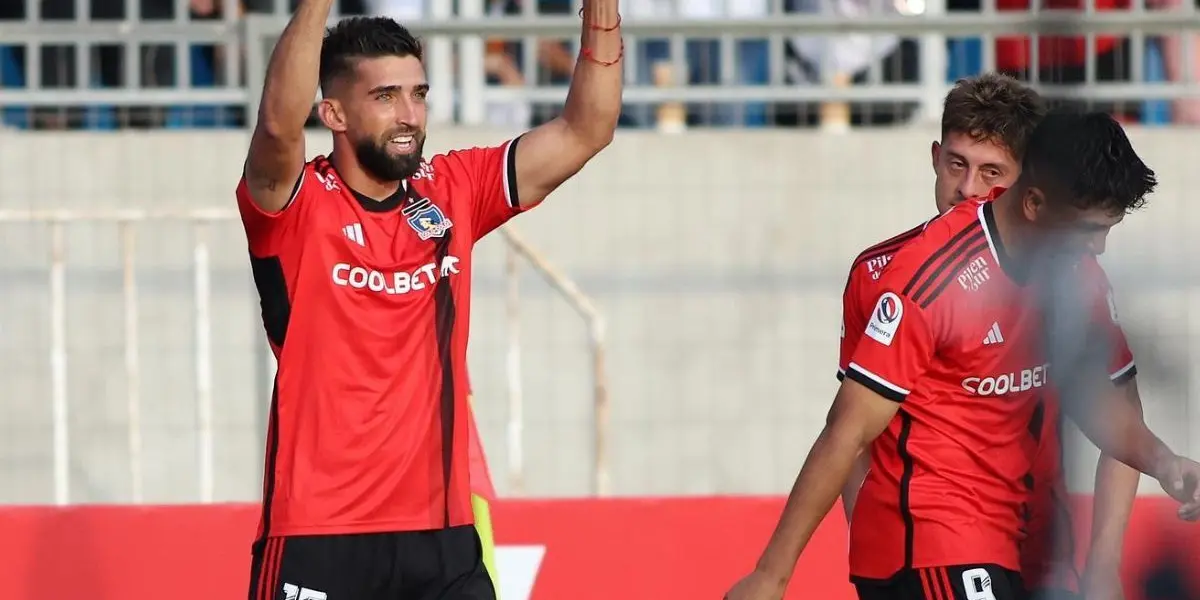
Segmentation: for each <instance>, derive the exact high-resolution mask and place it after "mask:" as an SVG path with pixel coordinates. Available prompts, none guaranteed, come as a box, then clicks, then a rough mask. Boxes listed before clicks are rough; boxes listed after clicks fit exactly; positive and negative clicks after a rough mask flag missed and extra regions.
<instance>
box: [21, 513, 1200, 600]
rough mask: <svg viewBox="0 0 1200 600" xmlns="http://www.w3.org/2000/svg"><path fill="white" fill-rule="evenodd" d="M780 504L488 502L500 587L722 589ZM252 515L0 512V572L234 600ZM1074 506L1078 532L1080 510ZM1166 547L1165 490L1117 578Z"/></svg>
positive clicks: (836, 561) (818, 560) (826, 585)
mask: <svg viewBox="0 0 1200 600" xmlns="http://www.w3.org/2000/svg"><path fill="white" fill-rule="evenodd" d="M1080 505H1081V508H1082V509H1083V511H1081V513H1086V509H1087V506H1086V505H1087V502H1086V501H1081V502H1080ZM781 506H782V500H781V499H779V498H651V499H620V500H520V501H518V500H502V501H500V502H498V503H497V505H496V506H495V509H494V518H495V523H496V533H497V538H498V541H499V544H500V549H499V552H498V560H499V562H500V567H499V571H500V577H501V579H502V582H503V583H502V586H503V590H502V592H503V594H502V597H503V600H526V599H532V600H564V599H571V600H601V599H604V600H611V599H613V598H622V599H653V600H668V599H687V600H692V599H700V598H720V595H721V592H722V591H724V590H725V588H726V587H728V586H729V585H730V584H731V583H732V582H733V581H734V580H736V578H737V577H738V576H739V575H741V574H742V573H744V572H745V571H746V570H747V569H749V568H751V567H752V566H753V564H754V560H755V558H756V556H757V553H758V551H759V550H760V548H761V546H762V544H763V542H764V540H765V539H766V536H767V535H768V534H769V533H770V530H771V527H772V526H773V525H774V522H775V519H776V517H777V516H778V513H779V510H780V508H781ZM256 516H257V514H256V508H255V507H253V506H248V505H240V504H221V505H210V506H163V507H122V506H79V507H69V508H61V509H60V508H54V507H10V508H0V582H3V589H4V592H5V598H6V599H8V600H65V599H68V598H87V599H88V600H151V599H154V600H157V599H159V598H164V597H170V598H172V599H173V600H210V599H212V598H244V597H246V582H247V577H248V570H249V541H250V537H251V536H252V535H253V533H254V525H255V519H256ZM1079 516H1080V523H1079V524H1078V525H1079V527H1077V529H1078V530H1079V533H1080V534H1081V535H1084V536H1085V535H1086V532H1087V526H1086V525H1087V521H1086V519H1087V518H1088V517H1087V515H1086V514H1080V515H1079ZM1169 549H1183V550H1184V554H1185V557H1186V562H1187V564H1186V565H1184V566H1185V568H1186V569H1187V570H1188V571H1190V572H1191V573H1200V526H1190V525H1188V524H1184V523H1181V522H1179V521H1178V520H1176V519H1175V518H1174V507H1173V505H1172V503H1171V502H1170V501H1169V500H1164V499H1161V498H1141V499H1139V501H1138V505H1137V508H1136V510H1135V512H1134V516H1133V522H1132V524H1131V526H1130V533H1129V536H1128V539H1127V542H1126V556H1125V565H1124V566H1125V573H1124V574H1125V576H1126V580H1127V582H1128V583H1131V584H1132V583H1135V582H1137V581H1138V580H1140V579H1142V578H1143V574H1144V573H1146V572H1147V569H1148V568H1149V567H1150V566H1151V565H1152V564H1154V563H1155V561H1157V560H1159V559H1160V558H1161V557H1162V556H1163V554H1164V552H1166V551H1168V550H1169ZM845 551H846V537H845V526H844V519H843V518H842V517H841V513H840V510H835V511H834V512H833V513H832V514H831V516H830V518H829V519H827V520H826V522H825V523H824V524H823V525H822V527H821V529H820V530H819V531H818V532H817V535H816V538H815V539H814V540H813V543H812V545H811V546H810V548H809V551H808V552H806V553H805V555H804V557H803V558H802V559H801V561H800V564H799V565H798V567H797V572H796V575H795V578H794V583H793V585H792V589H791V590H790V592H789V594H788V598H796V599H799V598H802V597H803V598H821V599H823V600H850V599H851V598H852V597H853V592H852V590H851V588H850V586H849V585H848V584H847V583H846V559H845ZM1192 578H1193V579H1200V577H1197V576H1196V575H1193V576H1192ZM1193 583H1200V581H1194V582H1193ZM1136 587H1138V586H1136V585H1135V586H1130V591H1131V592H1133V591H1136V590H1135V589H1134V588H1136ZM1128 597H1129V600H1153V599H1150V598H1143V597H1142V596H1141V595H1140V594H1138V593H1131V594H1130V595H1129V596H1128ZM1172 598H1173V596H1172ZM331 600H336V599H331Z"/></svg>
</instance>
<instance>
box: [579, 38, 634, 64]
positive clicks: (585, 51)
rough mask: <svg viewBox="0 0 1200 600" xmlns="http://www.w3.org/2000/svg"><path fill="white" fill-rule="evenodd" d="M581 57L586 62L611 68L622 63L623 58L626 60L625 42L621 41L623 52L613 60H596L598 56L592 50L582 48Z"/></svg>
mask: <svg viewBox="0 0 1200 600" xmlns="http://www.w3.org/2000/svg"><path fill="white" fill-rule="evenodd" d="M579 55H580V56H582V57H583V59H584V60H590V61H592V62H594V63H596V64H598V65H600V66H602V67H611V66H613V65H615V64H617V63H619V62H621V59H622V58H625V40H621V52H620V53H619V54H617V57H616V58H614V59H612V60H600V59H598V58H596V56H595V55H594V54H592V49H591V48H581V49H580V50H579Z"/></svg>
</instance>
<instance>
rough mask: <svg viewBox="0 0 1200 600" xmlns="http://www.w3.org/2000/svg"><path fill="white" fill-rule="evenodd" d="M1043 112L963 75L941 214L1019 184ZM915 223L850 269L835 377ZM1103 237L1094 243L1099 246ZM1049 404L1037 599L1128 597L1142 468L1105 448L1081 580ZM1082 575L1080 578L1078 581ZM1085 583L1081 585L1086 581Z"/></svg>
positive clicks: (1038, 467) (1000, 340) (1040, 439)
mask: <svg viewBox="0 0 1200 600" xmlns="http://www.w3.org/2000/svg"><path fill="white" fill-rule="evenodd" d="M1043 113H1044V109H1043V106H1042V101H1041V99H1040V98H1039V97H1038V95H1037V92H1035V91H1033V90H1031V89H1029V88H1028V87H1025V86H1024V85H1022V84H1021V83H1020V82H1018V81H1016V80H1015V79H1013V78H1011V77H1008V76H1006V75H1000V74H995V73H988V74H984V75H981V76H979V77H975V78H971V79H965V80H962V81H959V82H958V83H957V84H956V85H955V86H954V88H953V89H952V90H951V91H950V93H949V94H948V95H947V96H946V101H945V105H944V107H943V111H942V139H941V141H940V142H934V144H933V151H932V154H933V157H932V158H933V170H934V174H935V178H936V179H935V185H934V200H935V203H936V205H937V209H938V213H939V214H942V213H945V212H947V211H949V210H950V209H951V208H953V207H954V206H955V205H957V204H959V203H960V202H963V201H964V200H967V199H968V198H973V197H984V196H988V195H989V194H990V193H991V192H992V191H993V190H996V189H1003V188H1007V187H1009V186H1011V185H1012V184H1013V183H1015V182H1016V180H1017V176H1018V175H1019V174H1020V171H1021V162H1020V161H1021V158H1022V157H1023V155H1024V151H1025V145H1026V143H1027V141H1028V138H1029V136H1030V134H1031V133H1032V132H1033V129H1034V127H1035V126H1036V125H1037V122H1038V120H1040V119H1041V116H1042V114H1043ZM925 225H926V224H925V223H922V224H921V225H918V226H917V227H914V228H912V229H910V230H908V231H906V232H904V233H901V234H899V235H897V236H895V237H893V238H891V239H888V240H886V241H884V242H881V243H879V244H876V245H874V246H871V247H869V248H867V249H866V250H864V251H863V252H862V253H861V254H859V256H858V258H856V259H855V261H854V264H853V266H852V267H851V271H850V275H849V277H848V278H847V284H846V289H845V293H844V295H843V299H842V340H841V352H840V357H839V361H838V378H839V380H840V379H841V378H842V377H843V374H844V373H845V371H846V368H847V366H848V365H849V362H850V359H851V356H852V354H853V353H854V350H855V348H856V347H857V346H858V343H859V341H860V340H861V339H862V336H863V332H864V331H865V328H866V325H867V321H868V320H869V318H870V313H871V309H872V308H873V307H874V302H875V300H876V298H877V297H878V291H877V290H876V289H875V288H876V282H877V280H878V277H879V274H880V272H881V271H882V269H883V267H884V266H886V265H887V263H888V262H889V261H890V260H891V258H892V256H893V255H894V254H895V252H896V251H897V250H898V249H899V248H901V247H902V246H903V245H904V244H905V243H906V242H908V241H910V240H912V239H914V238H916V237H917V236H919V235H920V233H921V232H922V231H923V230H924V228H925ZM1103 249H1104V248H1103V239H1099V240H1098V244H1097V245H1095V247H1094V248H1093V250H1094V251H1095V252H1096V253H1097V254H1098V253H1100V252H1102V251H1103ZM988 276H989V274H986V273H981V272H975V273H967V274H966V275H964V277H963V279H962V280H960V281H957V282H956V284H957V285H961V286H967V287H974V286H978V285H980V283H979V280H980V279H982V278H984V277H988ZM1097 285H1098V286H1100V289H1098V290H1097V291H1096V292H1095V293H1096V294H1098V295H1099V296H1100V297H1104V298H1108V297H1110V296H1111V294H1112V291H1111V290H1110V289H1108V282H1107V280H1105V279H1103V278H1101V279H1100V280H1099V281H1097ZM1104 322H1105V323H1107V328H1108V330H1109V333H1110V335H1111V338H1112V344H1111V350H1112V356H1111V357H1110V359H1109V369H1110V371H1109V372H1110V376H1111V378H1112V381H1113V382H1114V384H1115V385H1116V386H1117V388H1118V391H1117V393H1118V394H1120V395H1122V396H1124V397H1126V398H1128V399H1129V401H1130V402H1131V403H1133V405H1134V406H1135V407H1137V408H1138V410H1141V398H1140V396H1139V394H1138V391H1137V385H1136V382H1135V380H1134V377H1135V375H1136V374H1137V370H1136V368H1135V366H1134V361H1133V355H1132V352H1130V350H1129V347H1128V344H1127V343H1126V340H1125V335H1124V333H1123V332H1122V331H1121V328H1120V326H1119V325H1118V324H1116V323H1115V322H1114V320H1113V318H1109V319H1107V320H1105V321H1104ZM981 339H982V340H984V343H985V344H988V345H990V344H1004V343H1006V341H1007V340H1006V339H1005V336H1004V332H1003V331H1002V330H1000V329H999V327H998V325H997V326H996V328H995V331H993V330H992V329H989V330H988V331H987V332H985V333H984V334H982V335H981ZM1043 400H1044V407H1043V408H1042V409H1041V410H1038V411H1037V412H1035V414H1034V417H1035V419H1034V422H1033V423H1031V424H1030V435H1032V436H1034V438H1035V439H1036V441H1037V444H1038V451H1037V458H1036V460H1035V463H1034V469H1033V472H1032V473H1030V474H1029V475H1028V477H1025V478H1024V479H1023V481H1025V482H1027V483H1028V484H1029V485H1030V486H1032V490H1031V493H1030V499H1029V501H1028V502H1027V503H1026V507H1027V511H1026V512H1027V514H1028V515H1029V518H1028V523H1027V526H1026V530H1027V537H1026V539H1025V540H1024V542H1023V543H1022V548H1021V575H1022V580H1023V581H1024V583H1025V585H1026V586H1027V587H1029V588H1030V589H1031V590H1033V596H1034V598H1036V599H1038V600H1051V599H1054V600H1066V599H1070V598H1077V597H1078V596H1079V594H1080V593H1081V591H1082V589H1086V590H1087V591H1088V599H1089V600H1093V599H1095V600H1106V599H1107V600H1112V599H1120V598H1122V597H1123V595H1122V593H1121V582H1120V563H1121V551H1122V546H1123V541H1124V537H1125V529H1126V526H1127V525H1128V523H1129V514H1130V511H1131V510H1132V508H1133V500H1134V497H1135V496H1136V494H1137V486H1138V480H1139V478H1140V473H1138V472H1137V471H1135V470H1134V469H1132V468H1130V467H1128V466H1126V465H1124V464H1122V463H1120V462H1118V461H1116V460H1114V459H1112V458H1111V457H1109V456H1107V455H1103V456H1101V458H1100V462H1099V463H1098V464H1097V466H1096V489H1095V510H1093V512H1092V531H1093V535H1092V538H1091V545H1090V546H1089V549H1088V553H1087V567H1086V570H1085V571H1084V575H1083V577H1082V578H1081V577H1080V575H1079V572H1078V569H1077V567H1076V562H1075V548H1074V545H1073V543H1072V540H1073V539H1074V534H1073V532H1072V530H1071V516H1070V515H1071V512H1070V507H1069V504H1068V494H1067V490H1066V483H1065V480H1064V477H1063V469H1062V465H1061V460H1060V458H1061V438H1060V436H1061V430H1060V423H1061V420H1060V418H1059V416H1060V414H1061V413H1060V411H1059V409H1058V404H1057V401H1056V398H1055V397H1054V395H1053V394H1047V395H1046V396H1044V397H1043ZM869 462H870V461H869V456H868V453H863V454H862V455H860V457H859V460H858V461H857V462H856V463H855V470H854V475H853V476H851V478H850V480H849V481H848V482H847V484H846V487H845V489H843V491H842V503H843V507H844V508H845V509H846V515H847V519H848V520H852V519H851V516H852V511H853V506H854V499H855V496H856V495H857V493H858V489H859V487H860V486H861V485H862V483H863V479H864V477H865V474H866V472H867V470H868V468H869ZM1081 579H1082V582H1081ZM1081 583H1082V585H1081Z"/></svg>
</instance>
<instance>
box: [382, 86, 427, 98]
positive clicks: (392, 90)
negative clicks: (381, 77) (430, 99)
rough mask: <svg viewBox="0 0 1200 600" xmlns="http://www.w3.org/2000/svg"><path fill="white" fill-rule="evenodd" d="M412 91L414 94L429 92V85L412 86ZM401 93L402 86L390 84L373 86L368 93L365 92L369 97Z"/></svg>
mask: <svg viewBox="0 0 1200 600" xmlns="http://www.w3.org/2000/svg"><path fill="white" fill-rule="evenodd" d="M412 89H413V91H414V92H428V91H429V84H428V83H421V84H418V85H414V86H412ZM402 91H404V86H402V85H395V84H392V85H377V86H375V87H373V88H371V90H370V91H368V92H367V94H368V95H371V96H378V95H379V94H384V93H392V94H394V93H396V92H402Z"/></svg>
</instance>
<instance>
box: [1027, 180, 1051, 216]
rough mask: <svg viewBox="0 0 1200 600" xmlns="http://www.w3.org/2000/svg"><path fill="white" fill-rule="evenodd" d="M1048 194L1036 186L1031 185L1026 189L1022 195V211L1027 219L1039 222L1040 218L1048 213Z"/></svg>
mask: <svg viewBox="0 0 1200 600" xmlns="http://www.w3.org/2000/svg"><path fill="white" fill-rule="evenodd" d="M1046 208H1047V205H1046V193H1045V192H1043V191H1042V188H1039V187H1038V186H1036V185H1031V186H1028V187H1026V188H1025V191H1024V192H1022V194H1021V211H1022V212H1023V213H1024V214H1025V219H1026V220H1029V221H1037V220H1038V217H1039V216H1041V215H1044V214H1045V212H1046Z"/></svg>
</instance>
